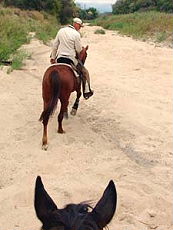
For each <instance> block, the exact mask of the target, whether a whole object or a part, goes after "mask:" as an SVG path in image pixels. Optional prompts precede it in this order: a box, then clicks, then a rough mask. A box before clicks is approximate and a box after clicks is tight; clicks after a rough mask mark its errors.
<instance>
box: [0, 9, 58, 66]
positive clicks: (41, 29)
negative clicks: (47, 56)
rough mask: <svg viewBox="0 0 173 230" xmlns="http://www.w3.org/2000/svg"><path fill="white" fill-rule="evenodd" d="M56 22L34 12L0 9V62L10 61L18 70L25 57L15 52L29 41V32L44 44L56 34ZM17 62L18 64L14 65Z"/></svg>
mask: <svg viewBox="0 0 173 230" xmlns="http://www.w3.org/2000/svg"><path fill="white" fill-rule="evenodd" d="M57 29H58V26H57V21H56V19H55V18H54V17H52V16H50V15H48V14H45V13H40V12H36V11H22V10H19V9H10V8H2V7H1V8H0V31H1V32H0V61H7V60H12V62H13V63H15V64H14V65H13V66H12V67H13V68H15V66H16V68H18V67H17V66H18V65H20V64H19V62H21V61H23V59H24V57H25V58H26V55H23V54H21V53H20V52H17V50H18V48H19V47H21V45H22V44H25V43H28V42H29V41H30V39H31V37H30V36H29V33H30V32H34V33H35V36H36V37H37V38H38V39H39V40H42V41H43V42H44V43H46V42H48V41H49V40H50V39H52V38H54V37H55V35H56V33H57ZM16 60H18V61H17V62H18V64H16Z"/></svg>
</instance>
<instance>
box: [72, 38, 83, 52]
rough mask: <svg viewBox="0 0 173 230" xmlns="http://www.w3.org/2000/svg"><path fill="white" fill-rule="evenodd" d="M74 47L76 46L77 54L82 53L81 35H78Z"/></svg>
mask: <svg viewBox="0 0 173 230" xmlns="http://www.w3.org/2000/svg"><path fill="white" fill-rule="evenodd" d="M74 45H75V50H76V53H77V54H79V53H80V52H81V51H82V44H81V39H80V34H79V35H78V34H77V35H76V37H75V44H74Z"/></svg>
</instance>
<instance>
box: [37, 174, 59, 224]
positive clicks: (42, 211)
mask: <svg viewBox="0 0 173 230" xmlns="http://www.w3.org/2000/svg"><path fill="white" fill-rule="evenodd" d="M34 206H35V211H36V215H37V217H38V219H39V220H41V222H42V223H43V225H44V224H46V223H47V221H48V216H49V214H50V212H51V211H54V210H57V206H56V204H55V203H54V202H53V200H52V199H51V197H50V196H49V195H48V193H47V192H46V190H45V189H44V186H43V183H42V181H41V177H40V176H38V177H37V179H36V184H35V200H34Z"/></svg>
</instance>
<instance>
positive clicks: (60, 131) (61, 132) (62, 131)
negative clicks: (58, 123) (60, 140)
mask: <svg viewBox="0 0 173 230" xmlns="http://www.w3.org/2000/svg"><path fill="white" fill-rule="evenodd" d="M57 132H58V133H60V134H63V133H65V131H64V130H59V129H58V131H57Z"/></svg>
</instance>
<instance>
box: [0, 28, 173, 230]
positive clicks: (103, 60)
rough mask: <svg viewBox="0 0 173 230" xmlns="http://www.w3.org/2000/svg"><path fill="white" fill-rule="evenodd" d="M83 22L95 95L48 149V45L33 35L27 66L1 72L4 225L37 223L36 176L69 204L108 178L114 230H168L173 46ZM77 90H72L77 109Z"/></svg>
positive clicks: (9, 228) (21, 227)
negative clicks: (44, 87) (44, 89)
mask: <svg viewBox="0 0 173 230" xmlns="http://www.w3.org/2000/svg"><path fill="white" fill-rule="evenodd" d="M95 30H96V27H89V26H85V27H84V28H83V29H82V34H83V38H82V43H83V45H84V46H85V45H89V50H88V57H87V61H86V67H87V68H88V70H89V72H90V75H91V83H92V88H93V89H94V96H93V97H92V98H90V99H89V100H87V101H86V100H84V99H83V98H81V102H80V107H79V110H78V113H77V115H76V116H75V117H72V116H70V117H69V120H64V122H63V127H64V130H65V131H66V133H65V134H57V132H56V131H57V114H58V109H57V110H56V112H55V114H54V116H53V117H52V118H51V120H50V122H49V127H48V129H49V136H48V137H49V148H48V151H43V150H42V149H41V138H42V124H41V123H40V122H38V119H39V116H40V114H41V112H42V95H41V84H42V77H43V73H44V71H45V70H46V68H47V67H48V66H49V55H50V51H51V47H50V46H46V45H43V44H42V43H41V42H39V41H37V40H35V39H33V40H32V42H31V43H30V44H28V45H25V46H24V49H25V50H27V51H28V52H29V53H31V54H32V58H31V59H29V60H27V61H26V65H25V66H24V67H23V69H22V70H18V71H16V70H15V71H13V72H12V73H11V74H7V73H6V68H4V69H1V70H0V80H1V84H0V117H1V119H0V130H1V135H0V159H1V160H0V230H38V229H39V227H41V223H40V222H39V220H37V218H36V216H35V211H34V206H33V197H34V186H35V179H36V176H37V175H40V176H41V177H42V180H43V183H44V185H45V187H46V189H47V191H48V192H49V194H50V195H51V197H52V198H53V199H54V201H55V202H56V203H57V205H58V207H59V208H62V207H63V206H64V205H65V204H67V203H72V202H73V203H78V202H81V201H84V200H92V201H93V205H94V204H95V203H96V202H97V200H99V199H100V197H101V195H102V193H103V191H104V189H105V187H106V186H107V184H108V182H109V181H110V180H111V179H112V180H114V182H115V184H116V188H117V192H118V204H117V210H116V214H115V216H114V218H113V220H112V222H111V224H110V225H109V229H110V230H113V229H118V230H148V229H157V230H170V229H173V225H172V159H173V149H172V147H173V146H172V129H171V128H172V116H171V115H172V100H171V99H172V79H171V78H172V74H173V69H172V49H170V48H166V47H158V46H156V45H154V44H149V43H145V42H142V41H135V40H133V39H131V38H129V37H123V36H120V35H118V34H117V33H116V32H112V31H106V34H105V35H101V34H94V31H95ZM74 100H75V93H73V94H72V95H71V98H70V105H69V108H71V106H72V104H73V102H74Z"/></svg>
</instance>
